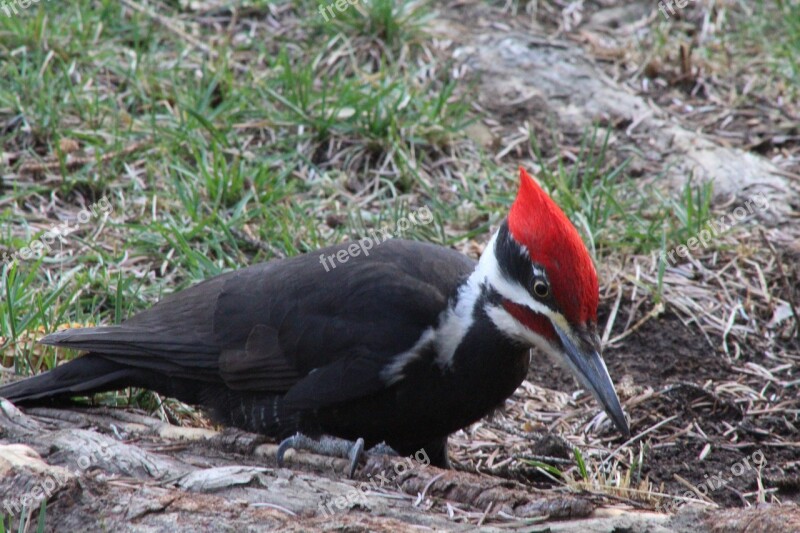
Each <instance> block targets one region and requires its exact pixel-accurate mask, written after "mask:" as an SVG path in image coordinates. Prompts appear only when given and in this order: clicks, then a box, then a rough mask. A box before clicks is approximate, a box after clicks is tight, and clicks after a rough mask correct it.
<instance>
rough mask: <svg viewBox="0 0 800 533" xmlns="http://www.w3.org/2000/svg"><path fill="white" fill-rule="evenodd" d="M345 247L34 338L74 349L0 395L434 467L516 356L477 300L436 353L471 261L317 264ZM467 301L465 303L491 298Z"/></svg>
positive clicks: (494, 399) (408, 253)
mask: <svg viewBox="0 0 800 533" xmlns="http://www.w3.org/2000/svg"><path fill="white" fill-rule="evenodd" d="M346 248H347V244H342V245H339V246H334V247H330V248H326V249H323V250H319V251H317V252H315V253H311V254H306V255H301V256H297V257H293V258H289V259H283V260H276V261H272V262H269V263H265V264H259V265H255V266H251V267H249V268H245V269H242V270H238V271H234V272H230V273H226V274H223V275H220V276H217V277H214V278H212V279H209V280H207V281H205V282H202V283H200V284H198V285H195V286H193V287H190V288H188V289H186V290H184V291H181V292H178V293H176V294H173V295H171V296H169V297H167V298H165V299H164V300H163V301H161V302H159V303H158V304H156V305H154V306H153V307H152V308H150V309H148V310H146V311H144V312H141V313H139V314H137V315H135V316H133V317H132V318H130V319H128V320H127V321H125V322H123V323H122V324H120V325H118V326H105V327H97V328H86V329H72V330H66V331H62V332H58V333H54V334H52V335H48V336H47V337H45V339H43V341H42V342H43V343H45V344H50V345H54V346H62V347H69V348H75V349H79V350H84V351H86V352H87V353H86V354H85V355H83V356H80V357H78V358H76V359H75V360H73V361H71V362H68V363H66V364H63V365H61V366H58V367H57V368H55V369H53V370H51V371H49V372H46V373H44V374H41V375H38V376H35V377H32V378H29V379H27V380H23V381H20V382H17V383H13V384H9V385H6V386H4V387H0V396H2V397H5V398H7V399H9V400H11V401H12V402H15V403H19V404H37V403H39V404H41V403H52V402H53V401H56V402H58V401H63V400H64V399H68V398H70V397H74V396H80V395H87V394H91V393H94V392H101V391H108V390H115V389H120V388H124V387H129V386H133V387H140V388H146V389H151V390H154V391H157V392H159V393H161V394H164V395H167V396H171V397H175V398H178V399H179V400H182V401H184V402H187V403H192V404H197V405H200V406H203V407H204V408H206V409H208V410H209V412H210V413H211V415H212V416H213V418H214V419H215V420H216V421H218V422H219V423H222V424H225V425H230V426H235V427H238V428H242V429H245V430H249V431H254V432H260V433H264V434H267V435H270V436H275V437H278V438H282V437H285V436H288V435H291V434H293V433H295V432H297V431H302V432H304V433H306V434H310V435H319V434H323V433H324V434H329V435H334V436H338V437H343V438H348V439H356V438H358V437H363V438H364V439H365V441H366V443H367V445H368V446H369V445H372V444H377V443H379V442H382V441H385V442H386V443H387V444H389V445H390V446H392V447H393V448H395V449H396V450H397V451H398V452H400V453H402V454H408V453H413V452H415V451H417V450H418V449H420V448H422V447H426V449H427V451H428V454H429V456H430V457H431V459H432V461H433V462H434V463H435V464H436V463H438V464H445V463H446V446H444V444H445V443H446V439H447V435H449V434H450V433H452V432H453V431H456V430H458V429H460V428H463V427H465V426H467V425H468V424H470V423H472V422H475V421H477V420H479V419H480V418H481V417H483V416H484V415H486V414H487V413H489V412H491V411H492V410H493V409H494V408H496V407H497V406H499V405H501V404H502V402H503V400H504V399H505V398H507V397H508V396H510V395H511V394H512V392H513V391H514V389H516V387H517V386H518V385H519V384H520V383H521V381H522V380H523V379H524V377H525V374H526V372H527V367H528V357H529V347H528V346H525V345H523V344H521V343H519V342H517V341H512V340H511V339H510V338H509V337H508V336H506V335H504V334H502V333H501V332H500V331H499V330H498V329H497V328H496V327H495V325H494V324H493V323H492V321H491V320H489V319H488V317H486V316H485V310H484V308H483V306H482V305H481V302H480V301H476V302H475V303H476V305H474V306H473V307H472V308H471V309H472V310H471V313H472V317H471V319H472V320H471V323H470V325H469V327H468V329H466V330H465V331H464V332H462V337H461V338H459V339H458V340H457V344H456V347H455V349H454V350H451V352H452V353H449V354H444V353H442V350H441V349H440V344H441V343H439V342H437V340H436V339H435V338H434V337H435V334H436V332H437V331H438V330H437V327H438V326H440V325H441V323H442V321H443V320H445V318H446V315H447V314H448V310H452V308H453V306H454V305H455V303H456V301H457V297H458V291H459V287H462V286H463V285H464V284H465V283H466V281H467V278H468V277H469V276H470V274H471V273H472V272H473V271H474V269H475V266H476V263H475V262H474V261H472V260H471V259H469V258H467V257H465V256H463V255H461V254H459V253H457V252H455V251H453V250H450V249H447V248H443V247H439V246H434V245H430V244H424V243H418V242H411V241H404V240H388V241H386V242H383V243H381V244H380V245H379V246H376V247H374V248H373V249H372V250H371V252H370V254H369V256H363V255H362V256H360V257H350V258H349V260H348V261H347V262H346V263H341V264H337V265H336V267H335V268H324V267H323V265H322V264H321V262H320V256H319V254H325V255H326V256H330V255H332V254H336V253H337V252H338V251H340V250H344V249H346ZM481 289H482V292H481V295H480V296H479V297H478V300H480V299H481V298H490V297H491V291H487V290H485V287H481ZM426 335H427V337H426ZM421 340H426V342H421ZM393 365H394V366H393Z"/></svg>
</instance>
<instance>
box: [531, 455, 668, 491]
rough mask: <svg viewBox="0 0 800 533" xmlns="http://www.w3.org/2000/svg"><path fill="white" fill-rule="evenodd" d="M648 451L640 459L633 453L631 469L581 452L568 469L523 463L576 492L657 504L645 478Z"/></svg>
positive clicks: (629, 465)
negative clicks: (644, 468)
mask: <svg viewBox="0 0 800 533" xmlns="http://www.w3.org/2000/svg"><path fill="white" fill-rule="evenodd" d="M645 448H646V447H645V446H643V445H640V447H639V452H638V455H633V452H631V457H629V460H628V461H627V465H628V466H627V467H625V466H624V465H623V464H622V463H620V462H619V461H617V460H614V461H611V462H610V463H606V462H597V461H595V460H594V459H592V458H590V457H584V455H583V453H582V452H581V451H580V449H578V448H573V450H572V453H573V459H574V461H575V464H574V465H573V466H571V467H569V468H566V469H561V468H558V467H556V466H554V465H551V464H549V463H546V462H542V461H536V460H530V459H523V462H524V463H526V464H528V465H530V466H532V467H534V468H535V469H536V470H538V471H539V472H540V473H541V474H542V475H544V476H545V477H547V478H549V479H551V480H552V481H554V482H555V483H557V484H558V485H561V486H563V487H564V488H566V489H567V490H570V491H572V492H581V493H587V492H588V493H593V494H602V495H612V496H617V497H622V498H627V499H630V500H633V501H639V502H646V503H654V502H655V500H654V496H655V495H656V494H657V493H656V492H655V491H654V488H653V486H652V483H650V481H649V480H648V479H647V477H644V478H643V477H642V476H641V468H642V464H643V462H644V454H645Z"/></svg>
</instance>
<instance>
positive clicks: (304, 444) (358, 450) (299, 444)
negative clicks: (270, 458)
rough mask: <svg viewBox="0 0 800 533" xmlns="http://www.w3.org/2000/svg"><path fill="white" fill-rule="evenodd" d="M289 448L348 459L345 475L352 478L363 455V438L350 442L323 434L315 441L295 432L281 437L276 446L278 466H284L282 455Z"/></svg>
mask: <svg viewBox="0 0 800 533" xmlns="http://www.w3.org/2000/svg"><path fill="white" fill-rule="evenodd" d="M290 449H295V450H307V451H310V452H313V453H316V454H319V455H327V456H334V457H343V458H346V459H350V465H349V466H348V469H347V475H348V477H350V478H352V477H353V476H355V473H356V469H357V468H358V463H359V462H360V461H361V458H362V457H363V456H364V439H361V438H359V439H357V440H356V441H355V442H350V441H346V440H344V439H337V438H334V437H328V436H323V437H322V438H321V439H320V440H318V441H317V440H314V439H311V438H309V437H306V436H305V435H303V434H302V433H296V434H295V435H293V436H291V437H288V438H286V439H283V441H281V443H280V445H279V446H278V452H277V454H276V457H275V458H276V459H277V462H278V466H279V467H280V468H283V467H284V464H285V461H284V456H285V455H286V452H287V451H289V450H290Z"/></svg>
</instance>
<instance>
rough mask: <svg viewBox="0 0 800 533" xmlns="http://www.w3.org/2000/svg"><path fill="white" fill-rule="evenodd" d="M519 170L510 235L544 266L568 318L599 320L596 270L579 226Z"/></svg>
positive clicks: (582, 320) (573, 320) (584, 320)
mask: <svg viewBox="0 0 800 533" xmlns="http://www.w3.org/2000/svg"><path fill="white" fill-rule="evenodd" d="M519 171H520V186H519V193H517V198H516V200H514V204H513V205H512V206H511V212H510V213H509V215H508V229H509V231H510V232H511V236H512V237H513V238H514V240H516V241H517V242H518V243H519V244H521V245H522V246H524V247H525V248H527V249H528V253H529V254H530V258H531V260H532V261H533V262H534V263H537V264H539V265H541V266H542V267H544V269H545V271H546V272H547V277H548V279H549V280H550V285H551V288H552V291H551V292H552V294H553V298H555V300H556V301H557V302H558V304H559V306H560V307H561V310H562V311H563V312H564V315H565V316H566V318H567V320H569V321H570V322H572V323H573V324H585V323H587V322H589V321H592V322H597V304H598V300H599V289H598V284H597V271H596V270H595V268H594V264H593V263H592V258H591V256H590V255H589V252H588V250H587V249H586V246H585V245H584V244H583V240H582V239H581V236H580V234H578V230H576V229H575V226H573V225H572V222H570V220H569V218H567V215H566V214H564V211H562V210H561V208H560V207H558V205H557V204H556V203H555V202H554V201H553V199H552V198H550V196H548V194H547V193H546V192H545V191H544V190H543V189H542V188H541V187H540V186H539V185H538V184H537V183H536V182H535V181H534V179H533V178H532V177H531V176H530V175H529V174H528V173H527V172H526V171H525V169H523V168H522V167H520V169H519Z"/></svg>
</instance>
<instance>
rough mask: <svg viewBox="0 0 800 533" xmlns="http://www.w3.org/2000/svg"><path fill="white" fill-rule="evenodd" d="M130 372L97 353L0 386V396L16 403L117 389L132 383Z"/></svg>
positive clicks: (36, 401) (46, 400)
mask: <svg viewBox="0 0 800 533" xmlns="http://www.w3.org/2000/svg"><path fill="white" fill-rule="evenodd" d="M130 374H131V370H130V369H129V368H126V367H124V366H123V365H120V364H118V363H115V362H113V361H109V360H108V359H104V358H102V357H99V356H97V355H94V354H88V355H85V356H83V357H79V358H77V359H75V360H74V361H70V362H68V363H66V364H63V365H61V366H58V367H56V368H54V369H53V370H51V371H49V372H44V373H42V374H39V375H37V376H33V377H30V378H28V379H23V380H21V381H17V382H15V383H9V384H8V385H4V386H2V387H0V397H2V398H5V399H7V400H10V401H11V402H12V403H15V404H35V403H49V402H51V401H52V400H59V399H65V398H69V397H70V396H81V395H86V394H92V393H95V392H103V391H108V390H115V389H117V388H121V387H123V386H124V383H126V382H128V381H129V380H130Z"/></svg>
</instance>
